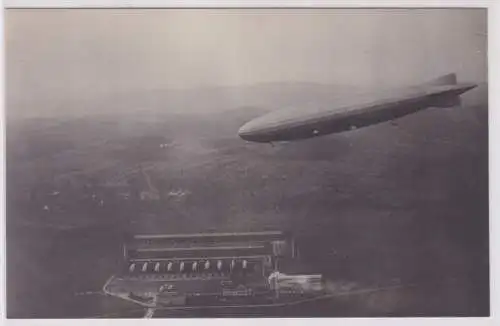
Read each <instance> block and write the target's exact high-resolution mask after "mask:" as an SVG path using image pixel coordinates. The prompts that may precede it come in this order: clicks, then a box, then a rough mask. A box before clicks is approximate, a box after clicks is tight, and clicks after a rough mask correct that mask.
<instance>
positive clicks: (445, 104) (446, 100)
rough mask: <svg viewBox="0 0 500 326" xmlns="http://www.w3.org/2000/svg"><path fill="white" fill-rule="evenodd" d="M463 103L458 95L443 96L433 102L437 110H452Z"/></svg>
mask: <svg viewBox="0 0 500 326" xmlns="http://www.w3.org/2000/svg"><path fill="white" fill-rule="evenodd" d="M461 103H462V101H461V100H460V96H459V95H456V94H449V95H443V96H440V97H438V98H437V99H436V100H434V101H433V102H432V106H433V107H436V108H451V107H454V106H460V104H461Z"/></svg>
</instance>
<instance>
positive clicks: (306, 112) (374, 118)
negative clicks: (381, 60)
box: [238, 73, 477, 143]
mask: <svg viewBox="0 0 500 326" xmlns="http://www.w3.org/2000/svg"><path fill="white" fill-rule="evenodd" d="M476 86H477V85H476V84H471V83H457V77H456V74H454V73H453V74H448V75H444V76H441V77H438V78H436V79H433V80H431V81H428V82H426V83H423V84H420V85H416V86H409V87H404V88H395V89H391V90H388V91H387V90H385V91H379V92H374V93H362V94H358V95H355V96H353V95H351V96H349V97H347V98H339V99H337V100H335V101H334V103H331V104H330V105H329V107H328V108H321V107H316V108H313V109H303V108H302V109H301V108H298V109H295V108H293V109H279V110H276V111H272V112H270V113H268V114H265V115H263V116H260V117H258V118H256V119H254V120H251V121H249V122H247V123H246V124H244V125H243V126H242V127H241V128H240V129H239V131H238V135H239V136H240V137H241V138H242V139H244V140H247V141H253V142H261V143H268V142H277V141H291V140H298V139H306V138H312V137H318V136H322V135H328V134H332V133H338V132H343V131H348V130H353V129H357V128H361V127H366V126H370V125H374V124H377V123H382V122H386V121H392V120H395V119H398V118H401V117H403V116H405V115H408V114H412V113H416V112H418V111H420V110H424V109H427V108H431V107H437V108H447V107H454V106H458V105H460V95H461V94H463V93H465V92H467V91H469V90H471V89H473V88H475V87H476Z"/></svg>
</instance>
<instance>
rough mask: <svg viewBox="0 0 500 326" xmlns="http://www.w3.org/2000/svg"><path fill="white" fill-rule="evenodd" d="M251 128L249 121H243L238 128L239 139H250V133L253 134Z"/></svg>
mask: <svg viewBox="0 0 500 326" xmlns="http://www.w3.org/2000/svg"><path fill="white" fill-rule="evenodd" d="M252 129H253V128H252V127H251V125H249V123H245V124H244V125H243V126H241V128H240V129H239V130H238V136H240V138H241V139H244V140H252V134H253V130H252Z"/></svg>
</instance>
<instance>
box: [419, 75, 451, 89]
mask: <svg viewBox="0 0 500 326" xmlns="http://www.w3.org/2000/svg"><path fill="white" fill-rule="evenodd" d="M456 84H457V75H456V74H455V73H451V74H447V75H443V76H440V77H438V78H436V79H433V80H430V81H428V82H427V83H425V84H424V85H429V86H442V85H456Z"/></svg>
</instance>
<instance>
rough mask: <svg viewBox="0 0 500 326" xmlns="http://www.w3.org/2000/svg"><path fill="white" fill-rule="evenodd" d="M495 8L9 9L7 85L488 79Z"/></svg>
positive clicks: (40, 94)
mask: <svg viewBox="0 0 500 326" xmlns="http://www.w3.org/2000/svg"><path fill="white" fill-rule="evenodd" d="M486 16H487V13H486V10H485V9H392V10H391V9H378V10H375V9H301V10H299V9H162V10H160V9H149V10H146V9H143V10H140V9H121V10H119V9H8V10H7V11H6V14H5V21H6V26H5V31H6V35H5V38H6V73H7V75H6V92H7V97H8V99H9V98H10V100H15V99H17V98H22V97H26V96H29V97H32V98H40V99H44V98H50V97H58V96H71V97H83V96H93V95H95V94H98V93H103V92H104V93H106V92H119V91H131V90H135V91H137V90H139V91H140V90H150V89H170V88H176V89H177V88H196V87H203V86H240V85H248V84H257V83H263V82H281V81H284V82H291V81H292V82H293V81H300V82H315V83H326V84H330V83H331V84H346V85H362V86H368V87H370V86H376V85H383V86H388V85H393V84H394V85H396V84H400V83H405V84H409V83H418V82H422V81H425V80H427V79H432V78H433V77H436V76H439V75H440V74H446V73H449V72H456V73H457V74H458V77H459V79H460V80H464V81H474V82H483V81H486V79H487V55H486V50H487V44H486V42H487V17H486Z"/></svg>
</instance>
